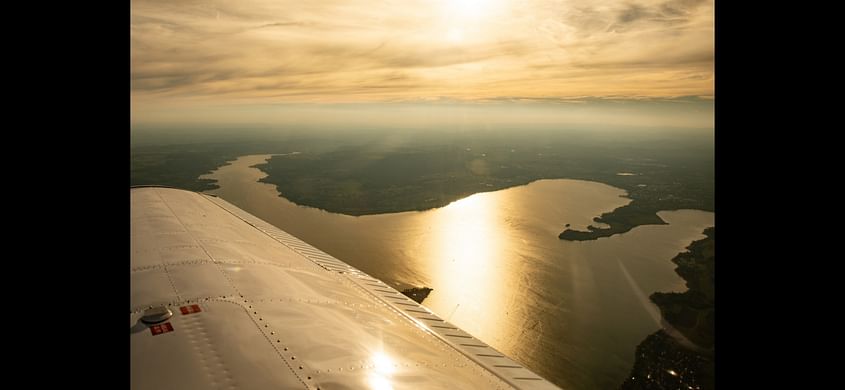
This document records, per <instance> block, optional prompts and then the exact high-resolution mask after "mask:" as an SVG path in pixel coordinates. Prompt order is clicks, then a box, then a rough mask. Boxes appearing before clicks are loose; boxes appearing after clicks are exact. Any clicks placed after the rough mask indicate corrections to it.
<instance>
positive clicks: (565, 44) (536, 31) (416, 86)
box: [130, 0, 714, 109]
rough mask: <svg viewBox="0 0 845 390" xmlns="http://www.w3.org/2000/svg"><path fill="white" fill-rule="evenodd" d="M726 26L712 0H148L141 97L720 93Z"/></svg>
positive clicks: (141, 17) (141, 2) (143, 4)
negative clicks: (716, 82) (718, 70)
mask: <svg viewBox="0 0 845 390" xmlns="http://www.w3.org/2000/svg"><path fill="white" fill-rule="evenodd" d="M713 28H714V26H713V2H712V0H669V1H665V0H664V1H653V0H640V1H638V2H631V1H628V0H568V1H564V0H534V1H528V0H526V1H517V0H474V1H472V0H463V1H461V0H458V1H455V0H384V1H375V2H374V1H371V0H367V1H364V0H349V1H339V0H327V1H320V2H302V1H290V0H288V1H284V0H283V1H267V0H242V1H237V2H233V1H230V2H225V3H224V2H220V1H211V2H209V1H161V0H135V1H133V2H132V3H131V19H130V42H131V75H130V76H131V87H132V98H133V107H147V106H155V105H159V106H161V105H170V104H174V103H179V104H189V103H191V102H193V103H196V104H210V103H245V102H261V103H277V102H349V101H394V100H413V99H425V98H428V97H433V96H439V97H448V98H452V99H462V100H474V99H491V98H496V97H502V96H524V97H528V98H567V97H575V96H655V97H660V96H664V97H665V96H681V95H696V96H698V95H700V96H712V95H713V78H714V75H713ZM133 109H134V108H133Z"/></svg>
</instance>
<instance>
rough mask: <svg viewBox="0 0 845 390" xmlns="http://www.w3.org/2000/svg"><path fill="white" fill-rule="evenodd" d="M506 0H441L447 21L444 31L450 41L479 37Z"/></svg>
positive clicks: (444, 20)
mask: <svg viewBox="0 0 845 390" xmlns="http://www.w3.org/2000/svg"><path fill="white" fill-rule="evenodd" d="M504 1H505V0H440V13H441V15H442V20H443V22H444V23H445V28H444V29H443V32H444V33H445V38H446V40H447V41H450V42H453V43H455V42H461V41H465V40H467V39H470V38H478V35H479V34H483V33H484V32H485V29H486V27H487V25H488V24H489V23H490V21H491V20H492V19H493V18H494V16H495V15H496V14H497V13H500V12H499V11H501V9H502V3H503V2H504Z"/></svg>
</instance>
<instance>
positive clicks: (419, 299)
mask: <svg viewBox="0 0 845 390" xmlns="http://www.w3.org/2000/svg"><path fill="white" fill-rule="evenodd" d="M432 291H434V290H433V289H431V288H428V287H411V288H407V289H404V290H402V294H405V296H407V297H408V298H411V299H413V300H414V302H416V303H419V304H422V303H423V301H424V300H425V299H426V298H427V297H428V294H430V293H431V292H432Z"/></svg>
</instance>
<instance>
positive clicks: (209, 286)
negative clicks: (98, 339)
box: [130, 187, 558, 390]
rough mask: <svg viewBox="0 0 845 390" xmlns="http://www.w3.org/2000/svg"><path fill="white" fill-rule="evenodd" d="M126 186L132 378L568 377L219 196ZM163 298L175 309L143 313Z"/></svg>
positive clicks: (334, 385) (351, 383)
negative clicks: (149, 317)
mask: <svg viewBox="0 0 845 390" xmlns="http://www.w3.org/2000/svg"><path fill="white" fill-rule="evenodd" d="M130 198H131V256H130V258H131V260H130V263H131V270H130V350H131V380H132V387H133V388H137V389H154V388H155V389H161V388H179V389H200V388H202V389H207V388H238V389H240V388H262V389H263V388H305V389H379V390H381V389H420V388H444V389H445V388H448V389H455V388H473V389H475V388H483V389H492V388H498V389H510V388H518V389H557V388H558V387H557V386H555V385H553V384H552V383H550V382H548V381H546V380H544V379H543V378H541V377H539V376H537V375H536V374H534V373H533V372H531V371H530V370H528V369H527V368H525V367H523V366H522V365H521V364H519V363H516V362H515V361H513V360H512V359H510V358H508V357H507V356H504V354H502V353H500V352H498V351H496V350H495V349H493V348H492V347H490V346H488V345H487V344H486V343H484V342H482V341H481V340H478V339H476V338H474V337H472V335H470V334H468V333H466V332H464V331H462V330H461V329H459V328H458V327H457V326H455V325H453V324H450V323H449V322H447V321H444V320H443V319H441V318H440V317H439V316H437V315H436V314H435V313H433V312H431V311H430V310H428V309H427V308H425V307H424V306H422V305H419V304H417V303H416V302H414V301H412V300H411V299H408V298H407V297H405V296H404V295H402V294H401V293H400V292H398V291H396V290H395V289H393V288H392V287H390V286H388V285H387V284H385V283H383V282H381V281H379V280H377V279H375V278H373V277H370V276H369V275H367V274H365V273H364V272H361V271H360V270H358V269H355V268H354V267H351V266H349V265H348V264H346V263H344V262H342V261H340V260H338V259H336V258H334V257H332V256H330V255H328V254H326V253H324V252H322V251H320V250H319V249H316V248H314V247H312V246H310V245H308V244H306V243H304V242H303V241H301V240H299V239H297V238H295V237H293V236H291V235H290V234H288V233H285V232H284V231H281V230H279V229H278V228H276V227H274V226H272V225H270V224H268V223H266V222H264V221H262V220H260V219H258V218H256V217H255V216H253V215H251V214H249V213H247V212H245V211H243V210H241V209H239V208H237V207H235V206H234V205H232V204H230V203H228V202H226V201H225V200H223V199H220V198H218V197H214V196H211V195H205V194H199V193H195V192H190V191H184V190H178V189H170V188H163V187H144V188H133V189H131V196H130ZM159 307H165V308H166V309H169V310H170V312H171V313H172V315H170V316H169V317H168V318H166V319H164V320H161V318H163V317H159V318H156V321H160V322H158V323H150V324H148V323H145V322H144V321H141V318H142V317H143V316H144V314H145V312H148V310H150V309H151V308H159ZM157 314H161V313H157ZM164 317H167V315H165V316H164Z"/></svg>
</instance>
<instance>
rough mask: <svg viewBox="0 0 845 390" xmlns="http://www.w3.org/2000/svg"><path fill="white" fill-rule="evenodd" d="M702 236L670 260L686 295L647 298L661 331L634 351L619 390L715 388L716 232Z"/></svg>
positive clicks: (707, 230)
mask: <svg viewBox="0 0 845 390" xmlns="http://www.w3.org/2000/svg"><path fill="white" fill-rule="evenodd" d="M704 234H705V235H706V236H707V237H706V238H704V239H702V240H699V241H695V242H693V243H692V244H691V245H690V246H689V247H687V250H688V251H687V252H683V253H680V254H678V255H677V256H675V258H674V259H672V262H674V263H675V264H677V265H678V267H677V268H676V272H677V273H678V275H680V276H681V277H683V278H684V280H686V285H687V288H688V290H687V291H685V292H682V293H660V292H657V293H654V294H652V295H651V297H650V298H651V300H652V302H654V303H655V304H656V305H657V306H658V307H659V308H660V313H661V315H662V317H663V321H664V327H665V329H661V330H658V331H657V332H655V333H653V334H651V335H650V336H648V337H647V338H646V339H645V340H644V341H643V342H642V343H640V345H639V346H637V350H636V355H635V356H636V358H635V361H634V367H633V369H632V370H631V374H630V375H628V378H627V379H626V380H625V382H624V383H623V384H622V385H621V386H620V389H621V390H640V389H694V390H699V389H702V390H706V389H713V388H714V386H715V382H714V351H715V344H714V335H715V307H714V296H715V295H714V294H715V292H714V287H715V281H714V280H715V279H714V270H715V241H716V229H715V227H710V228H707V229H706V230H704Z"/></svg>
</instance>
